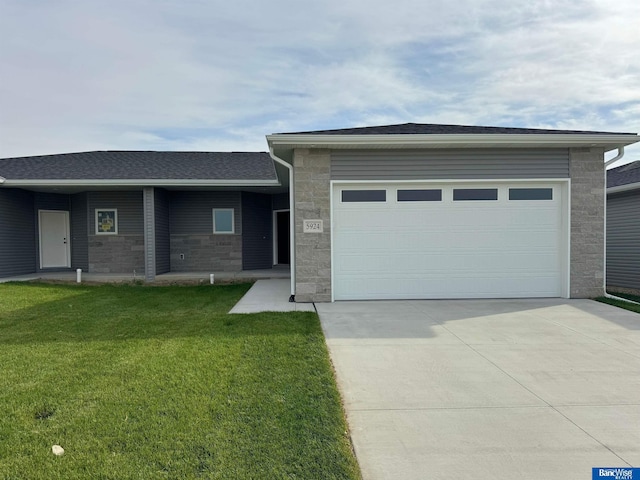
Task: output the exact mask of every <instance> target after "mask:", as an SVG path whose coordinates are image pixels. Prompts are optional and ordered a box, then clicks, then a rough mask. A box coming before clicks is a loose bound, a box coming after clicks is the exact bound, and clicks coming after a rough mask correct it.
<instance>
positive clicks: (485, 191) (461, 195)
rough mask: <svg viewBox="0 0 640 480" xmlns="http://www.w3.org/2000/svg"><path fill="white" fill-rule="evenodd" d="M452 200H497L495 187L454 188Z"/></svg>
mask: <svg viewBox="0 0 640 480" xmlns="http://www.w3.org/2000/svg"><path fill="white" fill-rule="evenodd" d="M453 200H455V201H459V200H498V189H497V188H454V189H453Z"/></svg>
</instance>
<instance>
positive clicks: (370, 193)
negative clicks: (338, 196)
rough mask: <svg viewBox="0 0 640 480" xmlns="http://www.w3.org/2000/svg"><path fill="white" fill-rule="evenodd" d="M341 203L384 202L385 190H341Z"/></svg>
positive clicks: (385, 197)
mask: <svg viewBox="0 0 640 480" xmlns="http://www.w3.org/2000/svg"><path fill="white" fill-rule="evenodd" d="M342 201H343V202H344V203H352V202H386V201H387V191H386V190H343V191H342Z"/></svg>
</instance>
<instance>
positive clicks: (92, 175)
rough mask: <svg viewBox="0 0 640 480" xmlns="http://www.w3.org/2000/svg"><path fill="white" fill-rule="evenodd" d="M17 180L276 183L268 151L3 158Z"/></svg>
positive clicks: (1, 172) (1, 166)
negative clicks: (260, 181)
mask: <svg viewBox="0 0 640 480" xmlns="http://www.w3.org/2000/svg"><path fill="white" fill-rule="evenodd" d="M0 176H2V177H4V178H6V179H12V180H142V179H149V180H156V179H157V180H191V179H193V180H277V175H276V171H275V168H274V165H273V160H272V159H271V157H270V156H269V154H268V153H264V152H141V151H96V152H83V153H65V154H59V155H42V156H36V157H16V158H4V159H0Z"/></svg>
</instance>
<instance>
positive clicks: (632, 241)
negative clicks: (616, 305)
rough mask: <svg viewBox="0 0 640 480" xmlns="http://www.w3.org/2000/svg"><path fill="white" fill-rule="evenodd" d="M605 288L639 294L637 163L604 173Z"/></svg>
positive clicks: (639, 172)
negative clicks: (605, 222)
mask: <svg viewBox="0 0 640 480" xmlns="http://www.w3.org/2000/svg"><path fill="white" fill-rule="evenodd" d="M607 288H608V289H610V290H612V291H622V292H624V291H629V292H632V293H638V294H640V160H637V161H635V162H632V163H629V164H627V165H623V166H621V167H617V168H612V169H611V170H608V171H607Z"/></svg>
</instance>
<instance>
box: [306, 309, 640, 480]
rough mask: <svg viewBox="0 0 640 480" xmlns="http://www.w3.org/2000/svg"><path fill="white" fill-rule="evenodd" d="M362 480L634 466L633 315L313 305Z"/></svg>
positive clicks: (638, 354)
mask: <svg viewBox="0 0 640 480" xmlns="http://www.w3.org/2000/svg"><path fill="white" fill-rule="evenodd" d="M316 306H317V309H318V313H319V314H320V319H321V322H322V326H323V329H324V332H325V335H326V338H327V344H328V346H329V350H330V354H331V358H332V360H333V363H334V366H335V370H336V373H337V378H338V384H339V386H340V389H341V392H342V396H343V400H344V405H345V408H346V411H347V418H348V422H349V425H350V430H351V435H352V439H353V444H354V448H355V452H356V456H357V458H358V460H359V462H360V465H361V468H362V472H363V475H364V478H365V480H378V479H380V480H382V479H385V480H386V479H396V478H397V479H403V480H411V479H416V480H417V479H420V480H422V479H427V478H428V479H433V480H437V479H471V478H486V479H492V480H494V479H505V480H506V479H515V478H517V479H530V480H542V479H544V480H555V479H557V480H571V479H575V480H584V479H587V478H591V469H592V468H593V467H613V466H615V467H629V466H635V467H638V466H640V315H638V314H636V313H632V312H628V311H625V310H622V309H618V308H616V307H612V306H609V305H604V304H601V303H597V302H594V301H590V300H560V299H558V300H463V301H442V300H441V301H398V302H338V303H334V304H317V305H316Z"/></svg>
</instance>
